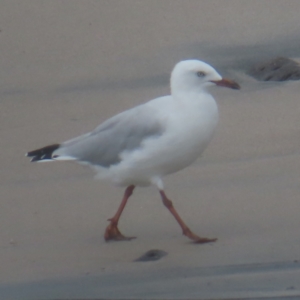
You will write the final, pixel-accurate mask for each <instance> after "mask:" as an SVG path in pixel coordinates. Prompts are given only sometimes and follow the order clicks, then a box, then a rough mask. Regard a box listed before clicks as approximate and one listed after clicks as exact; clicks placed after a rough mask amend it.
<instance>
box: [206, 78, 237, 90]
mask: <svg viewBox="0 0 300 300" xmlns="http://www.w3.org/2000/svg"><path fill="white" fill-rule="evenodd" d="M211 82H213V83H214V84H216V85H218V86H225V87H228V88H230V89H234V90H239V89H240V88H241V87H240V85H239V84H238V83H237V82H235V81H233V80H231V79H227V78H222V79H221V80H211Z"/></svg>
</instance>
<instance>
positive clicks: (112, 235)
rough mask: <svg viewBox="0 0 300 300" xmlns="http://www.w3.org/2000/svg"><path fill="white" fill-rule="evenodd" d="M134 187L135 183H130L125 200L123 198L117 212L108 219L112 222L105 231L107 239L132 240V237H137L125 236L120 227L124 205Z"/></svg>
mask: <svg viewBox="0 0 300 300" xmlns="http://www.w3.org/2000/svg"><path fill="white" fill-rule="evenodd" d="M134 188H135V186H134V185H130V186H128V187H127V188H126V190H125V193H124V197H123V200H122V202H121V204H120V206H119V208H118V210H117V212H116V214H115V215H114V216H113V217H112V218H110V219H108V221H110V224H109V225H108V226H107V227H106V230H105V233H104V239H105V240H106V241H110V240H115V241H126V240H127V241H130V240H132V239H135V237H126V236H124V235H123V234H122V233H121V232H120V230H119V228H118V222H119V219H120V217H121V214H122V212H123V210H124V207H125V205H126V203H127V200H128V199H129V197H130V196H131V195H132V192H133V190H134Z"/></svg>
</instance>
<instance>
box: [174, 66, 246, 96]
mask: <svg viewBox="0 0 300 300" xmlns="http://www.w3.org/2000/svg"><path fill="white" fill-rule="evenodd" d="M213 85H218V86H224V87H228V88H231V89H236V90H238V89H240V86H239V84H238V83H236V82H235V81H233V80H230V79H226V78H222V77H221V75H220V74H219V73H218V72H217V71H216V70H215V69H214V68H213V67H212V66H210V65H208V64H207V63H205V62H203V61H200V60H183V61H180V62H179V63H177V64H176V66H175V67H174V69H173V71H172V74H171V91H172V94H173V93H176V92H182V91H203V90H205V89H206V88H207V87H209V86H213Z"/></svg>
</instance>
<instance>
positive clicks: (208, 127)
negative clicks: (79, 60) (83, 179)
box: [26, 59, 240, 244]
mask: <svg viewBox="0 0 300 300" xmlns="http://www.w3.org/2000/svg"><path fill="white" fill-rule="evenodd" d="M212 86H220V87H228V88H231V89H235V90H238V89H240V86H239V84H238V83H236V82H235V81H233V80H230V79H226V78H222V77H221V75H220V74H219V73H218V72H217V71H216V70H215V69H214V68H213V67H211V66H210V65H208V64H207V63H205V62H203V61H200V60H194V59H191V60H184V61H180V62H178V63H177V64H176V65H175V67H174V69H173V71H172V73H171V78H170V90H171V91H170V95H167V96H163V97H159V98H156V99H153V100H150V101H148V102H146V103H144V104H141V105H138V106H136V107H133V108H131V109H128V110H126V111H123V112H121V113H119V114H117V115H115V116H114V117H112V118H110V119H108V120H106V121H105V122H103V123H102V124H100V125H99V126H98V127H96V129H94V130H93V131H91V132H89V133H86V134H83V135H80V136H78V137H76V138H73V139H71V140H67V141H65V142H62V143H60V144H52V145H49V146H46V147H43V148H40V149H37V150H33V151H30V152H28V153H26V156H28V157H31V161H32V162H44V161H70V160H71V161H77V162H79V163H82V164H85V165H89V166H90V167H92V168H93V169H94V170H95V171H96V174H97V175H96V177H97V178H99V179H106V180H109V181H112V182H113V183H114V184H116V185H118V186H123V187H126V189H125V193H124V196H123V199H122V201H121V204H120V206H119V208H118V210H117V212H116V214H115V215H114V216H113V217H112V218H110V219H108V221H109V225H108V226H107V227H106V230H105V233H104V239H105V241H110V240H116V241H123V240H131V239H134V238H135V237H127V236H125V235H123V234H122V233H121V231H120V230H119V228H118V222H119V219H120V217H121V214H122V212H123V210H124V207H125V205H126V203H127V200H128V199H129V197H130V196H131V195H132V193H133V190H134V188H135V187H136V186H142V187H143V186H149V185H153V186H155V187H157V189H158V191H159V193H160V196H161V199H162V202H163V204H164V205H165V206H166V208H167V209H168V210H169V211H170V213H171V214H172V215H173V216H174V218H175V219H176V221H177V222H178V224H179V225H180V227H181V229H182V233H183V234H184V235H185V236H187V237H188V238H189V239H191V240H192V241H193V242H194V243H199V244H202V243H211V242H215V241H216V240H217V239H215V238H205V237H200V236H198V235H196V234H195V233H194V232H192V231H191V230H190V228H189V227H188V226H187V225H186V224H185V222H184V221H183V220H182V218H181V217H180V216H179V214H178V212H177V211H176V209H175V208H174V206H173V203H172V201H171V200H170V199H169V198H168V197H167V195H166V193H165V191H164V184H163V178H164V176H166V175H169V174H171V173H175V172H177V171H179V170H182V169H184V168H186V167H187V166H189V165H191V164H192V163H193V162H194V161H195V160H196V159H197V158H198V157H199V156H200V155H201V153H202V152H203V151H204V149H205V148H206V146H207V145H208V143H209V142H210V140H211V138H212V136H213V133H214V131H215V129H216V126H217V123H218V119H219V114H218V107H217V104H216V102H215V99H214V98H213V97H212V95H211V94H210V93H209V88H210V87H212Z"/></svg>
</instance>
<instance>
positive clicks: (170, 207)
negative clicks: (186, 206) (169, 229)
mask: <svg viewBox="0 0 300 300" xmlns="http://www.w3.org/2000/svg"><path fill="white" fill-rule="evenodd" d="M159 192H160V195H161V198H162V201H163V204H164V205H165V206H166V207H167V209H168V210H169V211H170V212H171V214H172V215H173V216H174V218H175V219H176V221H177V222H178V224H179V225H180V227H181V229H182V233H183V234H184V235H185V236H187V237H188V238H190V239H191V240H193V241H194V242H195V243H197V244H204V243H211V242H215V241H216V240H217V239H208V238H202V237H199V236H198V235H196V234H195V233H193V232H192V231H191V230H190V229H189V228H188V227H187V226H186V224H185V223H184V222H183V220H182V219H181V217H180V216H179V214H178V213H177V211H176V210H175V208H174V206H173V203H172V201H171V200H170V199H168V198H167V196H166V194H165V192H164V191H162V190H161V191H159Z"/></svg>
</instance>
